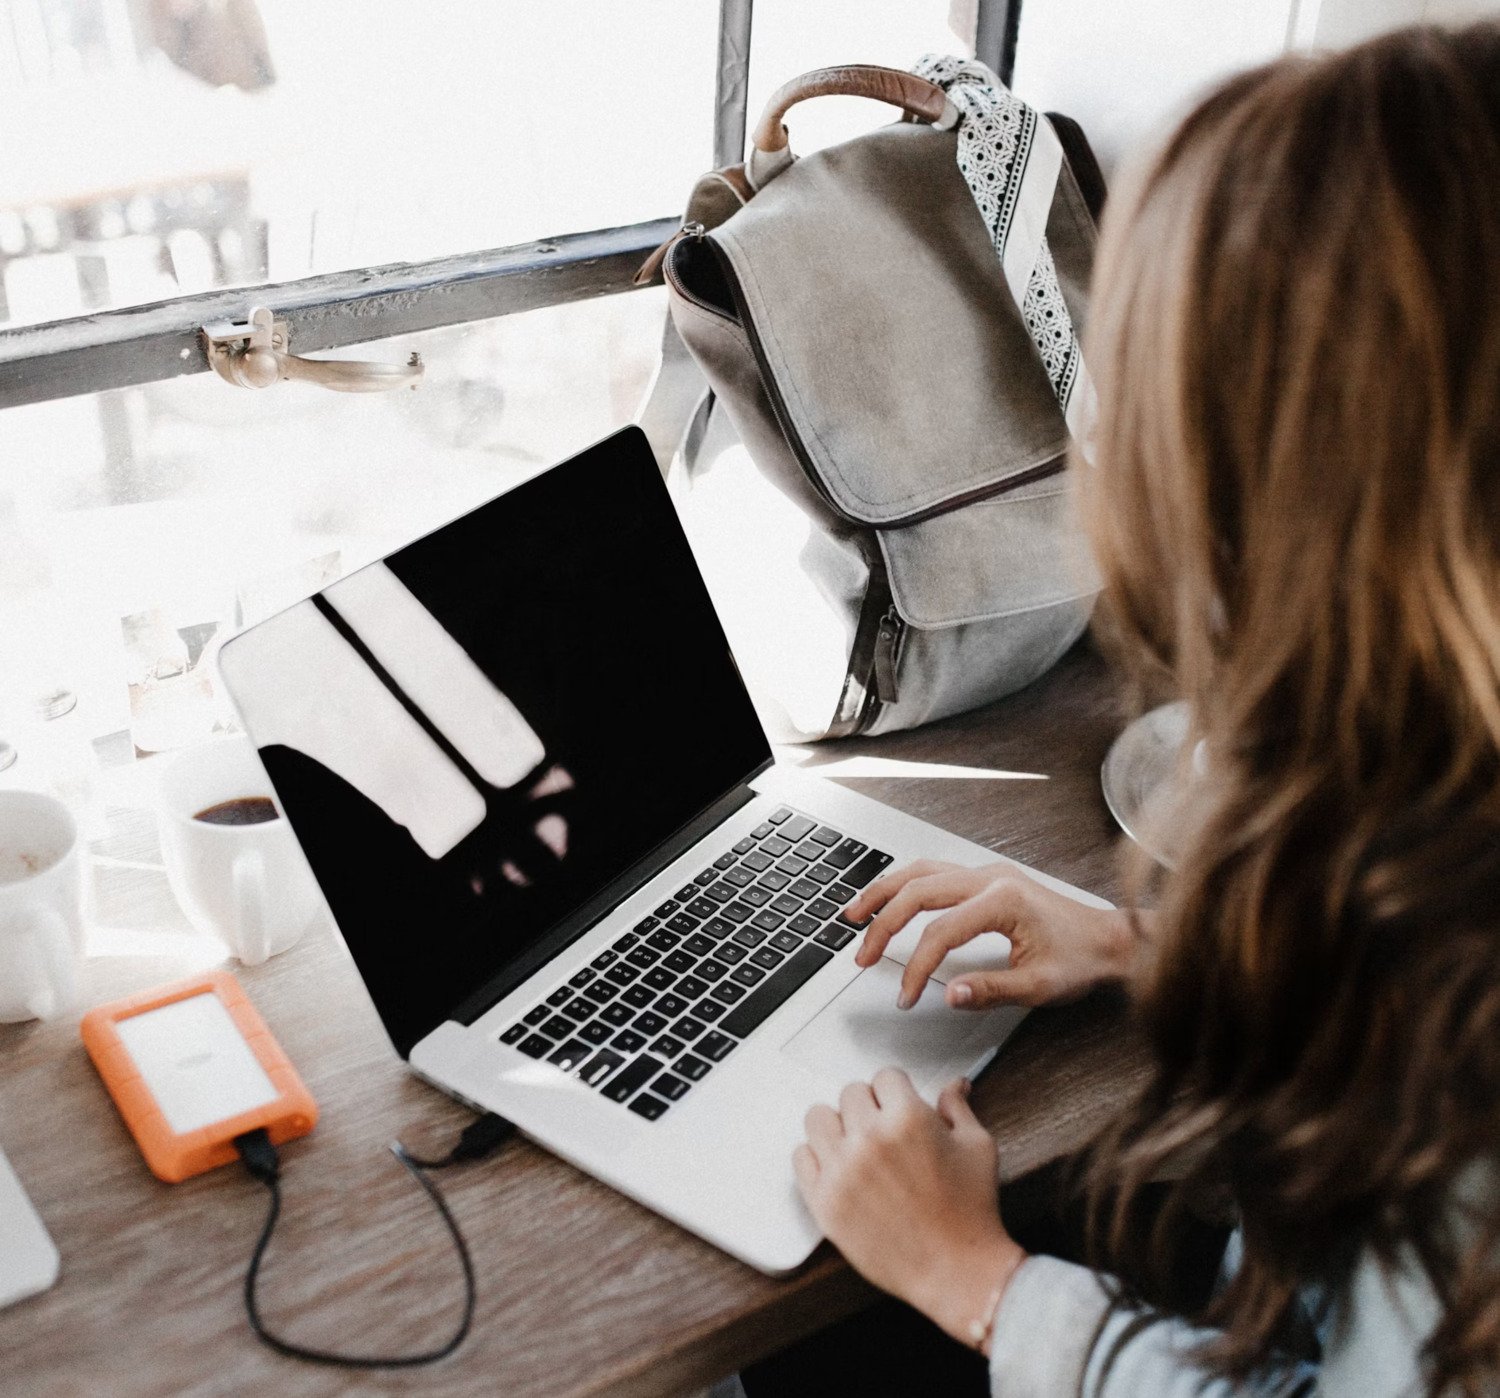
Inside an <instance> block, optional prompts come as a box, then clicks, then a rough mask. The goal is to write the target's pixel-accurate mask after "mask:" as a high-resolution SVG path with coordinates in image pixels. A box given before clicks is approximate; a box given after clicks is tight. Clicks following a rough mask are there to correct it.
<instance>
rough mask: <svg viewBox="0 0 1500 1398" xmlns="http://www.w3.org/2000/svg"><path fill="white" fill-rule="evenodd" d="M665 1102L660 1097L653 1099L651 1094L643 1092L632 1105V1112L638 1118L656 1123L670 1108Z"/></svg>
mask: <svg viewBox="0 0 1500 1398" xmlns="http://www.w3.org/2000/svg"><path fill="white" fill-rule="evenodd" d="M670 1105H671V1104H670V1103H668V1102H663V1101H662V1100H661V1098H660V1097H653V1096H652V1095H651V1094H650V1093H649V1092H643V1093H641V1095H640V1096H639V1097H637V1098H636V1099H635V1101H633V1102H632V1103H631V1104H630V1110H631V1111H633V1112H634V1113H635V1114H636V1115H637V1116H643V1117H645V1118H646V1120H647V1121H655V1120H656V1119H657V1118H658V1117H660V1116H661V1115H662V1114H663V1113H664V1112H665V1111H666V1110H667V1108H668V1107H669V1106H670Z"/></svg>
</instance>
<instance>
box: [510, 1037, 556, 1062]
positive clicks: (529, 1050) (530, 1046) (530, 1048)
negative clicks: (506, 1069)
mask: <svg viewBox="0 0 1500 1398" xmlns="http://www.w3.org/2000/svg"><path fill="white" fill-rule="evenodd" d="M516 1047H517V1048H518V1049H520V1050H521V1052H522V1053H524V1054H525V1055H526V1056H527V1057H528V1058H540V1057H542V1055H543V1054H545V1053H547V1052H549V1051H550V1050H551V1048H552V1040H551V1039H544V1038H542V1036H541V1035H540V1034H528V1035H527V1036H526V1037H525V1038H524V1039H522V1040H521V1042H520V1043H519V1044H517V1045H516Z"/></svg>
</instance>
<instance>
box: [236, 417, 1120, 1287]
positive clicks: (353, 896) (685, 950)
mask: <svg viewBox="0 0 1500 1398" xmlns="http://www.w3.org/2000/svg"><path fill="white" fill-rule="evenodd" d="M220 670H221V673H222V676H223V678H224V681H225V683H226V685H227V688H228V689H229V691H230V693H231V694H232V695H233V697H234V699H235V701H236V703H237V705H238V707H239V711H240V714H241V717H242V720H243V722H244V724H245V726H246V728H247V729H248V731H249V733H250V734H251V736H252V738H253V739H254V741H255V743H256V745H257V747H258V749H259V752H260V755H261V758H262V760H263V761H264V763H265V766H266V770H267V772H268V773H269V775H270V777H271V780H272V783H273V785H274V788H275V794H276V799H277V801H278V803H279V805H280V807H281V809H282V811H283V813H284V815H285V816H286V818H287V820H288V821H289V822H290V824H291V826H292V828H293V830H294V832H295V833H296V835H297V838H298V840H299V841H300V843H301V846H302V849H303V851H304V853H305V854H306V857H307V859H308V862H309V864H310V865H311V868H312V871H313V873H314V875H315V876H316V878H317V880H318V882H319V884H320V885H321V887H322V890H323V893H324V895H325V896H326V899H327V902H328V906H329V909H330V911H331V912H332V914H333V916H334V918H335V920H336V922H337V924H338V927H339V929H340V933H341V935H342V937H343V939H344V941H345V943H346V944H347V946H348V949H349V952H350V954H351V956H352V957H353V959H354V962H355V964H356V966H357V967H358V969H359V973H360V975H361V977H362V978H363V980H364V982H365V985H366V986H367V987H368V989H369V993H370V995H371V998H372V999H373V1001H374V1003H375V1007H376V1009H377V1010H378V1011H379V1014H380V1017H381V1020H382V1022H383V1023H384V1025H385V1029H386V1031H387V1033H388V1034H389V1036H390V1038H391V1041H392V1043H393V1044H394V1046H395V1048H396V1050H397V1051H398V1052H399V1053H400V1054H401V1055H402V1057H403V1058H405V1059H406V1061H407V1062H408V1064H409V1065H410V1067H411V1069H412V1071H414V1072H415V1073H416V1074H418V1075H419V1076H420V1077H421V1078H423V1079H425V1080H426V1081H427V1082H429V1083H430V1084H432V1085H433V1086H434V1087H437V1088H439V1089H441V1090H442V1091H444V1092H446V1093H449V1094H451V1095H452V1096H454V1097H456V1098H458V1099H459V1100H461V1101H463V1102H465V1103H468V1104H469V1105H470V1106H472V1107H474V1108H475V1109H476V1110H480V1111H491V1112H498V1113H500V1114H502V1115H503V1116H506V1117H508V1118H510V1119H511V1120H512V1121H514V1122H515V1123H516V1124H517V1126H518V1127H519V1128H520V1129H521V1130H522V1131H524V1132H525V1133H526V1134H527V1135H528V1136H530V1137H531V1138H532V1139H533V1140H535V1141H537V1142H538V1143H540V1144H541V1145H543V1146H545V1147H547V1148H548V1149H549V1150H552V1151H554V1152H555V1153H556V1154H558V1155H559V1156H562V1157H563V1158H564V1159H566V1160H568V1161H571V1162H572V1163H573V1164H575V1165H576V1166H578V1168H580V1169H582V1170H584V1171H586V1172H587V1173H589V1174H591V1175H593V1176H595V1177H596V1178H598V1179H600V1180H602V1181H604V1182H605V1183H606V1184H609V1185H611V1186H613V1187H614V1188H615V1189H618V1190H619V1191H621V1192H622V1193H624V1194H626V1195H628V1196H630V1197H631V1198H633V1199H636V1200H638V1201H639V1202H640V1203H642V1204H644V1205H646V1206H647V1207H649V1208H651V1209H654V1210H655V1211H657V1212H658V1213H660V1214H663V1215H665V1216H666V1217H667V1218H669V1219H672V1220H674V1221H675V1222H677V1223H678V1224H680V1225H681V1226H682V1227H683V1228H686V1229H688V1230H690V1231H692V1232H693V1233H696V1234H697V1235H699V1236H700V1237H702V1238H705V1239H706V1240H708V1241H709V1242H710V1243H713V1244H715V1245H716V1246H718V1247H720V1248H722V1249H723V1250H724V1251H726V1252H728V1253H730V1254H732V1255H733V1256H735V1257H737V1258H740V1259H742V1260H743V1261H745V1262H747V1263H749V1264H750V1265H751V1266H753V1267H756V1268H759V1269H760V1270H762V1271H764V1272H768V1273H783V1272H787V1271H790V1270H791V1269H793V1268H795V1267H796V1266H798V1264H800V1263H801V1262H802V1261H803V1260H804V1259H805V1258H806V1257H807V1256H808V1254H809V1253H810V1252H811V1251H812V1249H813V1248H814V1247H815V1246H816V1245H817V1243H818V1241H819V1233H818V1229H817V1227H816V1225H815V1224H814V1223H813V1221H812V1218H811V1217H810V1216H809V1214H808V1213H807V1211H806V1209H805V1207H804V1206H803V1204H802V1202H801V1199H800V1198H799V1196H798V1193H797V1190H796V1186H795V1183H794V1179H793V1174H792V1169H791V1155H792V1151H793V1148H794V1147H795V1146H796V1144H797V1143H798V1142H799V1141H800V1140H801V1139H802V1119H803V1115H804V1113H805V1112H806V1111H807V1109H808V1107H810V1106H811V1105H812V1104H813V1103H815V1102H831V1101H834V1100H836V1098H837V1094H838V1092H839V1090H840V1089H841V1088H842V1087H843V1086H844V1085H845V1084H846V1083H848V1082H850V1081H852V1080H854V1079H859V1078H868V1077H870V1076H871V1075H872V1074H873V1073H874V1072H876V1071H877V1070H878V1069H879V1068H881V1067H883V1066H885V1065H887V1064H891V1063H895V1064H899V1065H901V1066H902V1067H904V1068H905V1069H906V1070H907V1071H908V1072H909V1073H910V1074H911V1076H912V1079H913V1081H914V1082H915V1083H916V1085H917V1087H918V1089H919V1090H920V1091H921V1092H923V1093H924V1094H925V1095H926V1096H928V1097H929V1098H931V1097H933V1096H935V1095H936V1093H937V1091H938V1090H939V1089H940V1088H941V1087H942V1085H943V1084H944V1083H946V1082H948V1081H949V1080H951V1079H952V1078H955V1077H957V1076H959V1075H960V1074H965V1073H970V1074H971V1073H974V1072H975V1071H977V1070H978V1069H979V1068H980V1067H982V1066H983V1065H984V1064H985V1063H986V1062H987V1061H988V1060H989V1058H990V1057H991V1056H992V1055H993V1054H994V1052H995V1050H996V1049H997V1047H998V1046H999V1045H1000V1044H1001V1043H1002V1042H1003V1040H1004V1039H1005V1038H1006V1036H1007V1035H1008V1034H1009V1033H1010V1032H1011V1031H1012V1030H1013V1029H1014V1028H1015V1026H1016V1024H1017V1023H1018V1021H1019V1019H1020V1014H1021V1012H1020V1011H1018V1010H1014V1009H1009V1008H1007V1009H1001V1010H997V1011H991V1012H987V1013H979V1014H976V1013H972V1012H970V1013H965V1012H962V1011H958V1010H954V1009H950V1008H949V1007H948V1006H947V1005H946V1004H945V1003H944V1002H943V996H942V992H941V989H940V988H938V987H929V989H928V991H927V993H926V994H925V995H924V996H923V997H922V999H921V1000H920V1001H919V1003H918V1004H917V1006H916V1007H915V1008H913V1009H912V1010H909V1011H904V1012H903V1011H899V1010H897V1008H896V996H897V988H898V983H899V980H900V975H901V969H902V964H903V963H904V961H905V960H906V958H907V957H908V956H909V955H910V952H911V950H912V948H913V947H914V946H915V943H916V940H917V937H918V936H919V935H920V930H921V926H922V920H919V921H918V923H916V924H914V926H913V927H912V928H911V929H909V930H908V931H907V932H904V933H903V934H902V936H901V937H899V938H898V939H897V940H896V942H895V943H893V944H892V946H891V948H890V949H889V950H888V952H887V954H886V955H885V956H884V957H883V958H882V959H881V960H880V961H879V962H878V963H877V964H876V965H875V966H873V967H870V968H869V969H866V970H861V969H860V968H859V967H857V966H856V965H855V964H854V960H853V957H854V952H855V950H856V947H857V944H858V938H859V933H858V931H857V930H856V929H855V928H854V927H852V926H850V925H849V923H848V922H846V921H845V920H844V919H843V918H842V917H841V916H840V911H841V909H842V908H843V906H844V905H845V904H846V903H847V902H848V901H849V900H850V899H851V898H853V897H854V895H855V894H856V893H857V892H858V890H859V889H861V888H863V887H865V886H866V885H867V884H868V883H869V882H870V881H871V880H872V879H874V878H876V877H877V876H879V875H880V874H881V873H882V872H883V871H884V870H886V869H889V868H891V867H893V866H898V865H901V864H904V863H906V862H908V861H910V860H912V859H916V858H933V859H946V860H953V861H956V862H958V863H964V864H981V863H993V862H994V861H995V860H996V859H997V856H996V855H995V854H994V853H993V852H991V851H989V850H986V849H984V848H982V847H980V846H978V845H974V844H971V843H969V842H967V841H965V840H961V839H959V838H957V837H955V836H953V835H951V834H948V833H946V832H944V831H942V830H939V829H937V828H936V827H934V826H932V825H929V824H927V823H925V822H923V821H921V820H917V819H914V818H913V817H911V816H909V815H905V814H902V813H900V812H898V811H895V810H892V809H890V808H889V807H886V806H883V805H880V804H878V803H877V802H874V801H871V800H869V799H867V798H865V797H863V796H860V795H858V794H856V793H855V792H852V791H849V790H847V789H845V788H842V787H839V786H836V785H834V784H832V783H828V782H823V781H819V780H817V779H815V778H812V777H810V776H808V775H806V774H804V773H802V772H800V771H798V770H797V769H795V768H793V767H791V766H790V765H787V764H780V763H777V762H776V761H775V760H774V759H773V756H772V752H771V748H770V745H769V743H768V741H767V739H766V736H765V733H764V731H763V729H762V727H761V725H760V723H759V721H758V720H757V718H756V714H755V710H754V708H753V707H752V705H751V701H750V698H749V695H748V694H747V692H746V690H745V687H744V684H743V683H742V681H741V679H740V676H739V674H738V672H737V670H736V668H735V665H734V661H733V658H732V656H731V654H730V651H729V646H728V644H727V642H726V640H725V636H724V633H723V630H722V629H721V627H720V624H719V621H718V619H717V618H716V616H715V614H714V610H713V607H712V605H711V603H710V601H709V597H708V593H707V591H706V589H705V586H704V583H703V580H702V577H701V576H700V574H699V571H698V568H697V566H696V564H695V562H694V559H693V554H692V551H691V549H690V547H689V543H688V540H687V538H686V536H685V535H684V533H683V530H682V527H681V525H680V523H679V521H678V519H677V515H676V511H675V509H674V507H673V504H672V502H671V499H670V497H669V495H668V493H667V489H666V486H665V485H664V483H663V481H662V479H661V476H660V474H659V472H658V470H657V467H656V464H655V461H654V459H653V457H652V454H651V451H650V448H649V447H648V446H647V443H646V439H645V437H644V436H643V435H642V433H641V432H640V431H639V430H638V429H636V428H627V429H625V430H624V431H622V432H619V433H617V434H616V435H614V436H612V437H610V438H608V439H606V440H605V441H603V442H600V443H599V444H597V445H595V446H593V447H591V448H589V449H588V450H586V451H584V452H582V453H581V454H580V455H578V456H576V457H574V458H572V459H571V460H569V461H565V462H563V463H562V464H561V465H559V466H556V467H554V468H552V469H550V470H548V471H545V472H543V473H542V474H540V475H538V476H535V477H533V478H532V479H530V480H527V481H526V482H524V483H523V484H520V485H518V486H516V487H515V488H514V489H512V490H510V491H508V492H507V493H506V494H504V495H502V496H500V497H498V498H497V499H494V500H491V501H489V502H488V503H487V504H484V505H482V506H480V507H479V508H478V509H476V510H474V511H473V512H472V513H470V514H467V515H465V516H463V517H462V518H460V519H457V520H454V521H453V522H452V523H449V524H446V525H444V526H443V527H442V528H440V529H438V530H436V531H435V532H433V533H431V534H428V535H427V536H426V537H424V538H421V539H419V540H417V541H416V542H415V543H412V544H408V545H407V546H406V547H404V548H401V549H399V550H397V551H396V552H395V553H393V554H391V555H390V556H389V557H387V558H386V559H384V560H383V561H381V562H379V563H375V564H372V565H370V566H369V567H366V568H363V569H361V570H359V571H358V572H355V573H352V574H350V575H349V576H348V577H346V578H344V579H342V580H341V581H339V582H337V583H335V584H333V585H332V586H330V587H328V588H327V589H325V590H324V591H323V592H321V593H320V594H318V595H317V596H314V597H312V598H309V599H308V600H306V601H303V602H300V603H298V604H296V605H295V606H293V607H291V608H289V609H288V610H286V611H283V612H280V613H278V614H277V615H275V616H273V617H271V618H270V619H269V620H267V621H264V622H262V623H260V624H259V625H257V626H254V627H252V628H250V629H249V630H247V631H245V632H242V633H241V634H240V635H238V636H236V637H234V638H233V639H231V640H230V641H229V642H227V643H226V645H225V646H224V648H223V650H222V653H221V655H220ZM1034 877H1037V878H1040V879H1041V881H1042V882H1044V883H1046V884H1048V885H1049V886H1051V887H1054V888H1058V889H1060V890H1061V891H1063V892H1066V893H1069V894H1071V895H1072V896H1074V897H1077V898H1080V899H1082V900H1083V901H1085V902H1088V903H1090V904H1095V905H1098V906H1102V905H1101V904H1098V900H1096V899H1093V898H1091V897H1090V896H1089V895H1087V894H1084V893H1082V892H1079V891H1078V890H1075V889H1072V888H1069V887H1067V886H1066V885H1063V884H1060V883H1058V882H1057V881H1055V880H1053V879H1050V878H1047V877H1045V876H1043V875H1034ZM1004 948H1005V943H1004V942H1003V941H1002V940H1001V939H1000V938H998V937H992V938H982V939H979V942H978V943H975V944H971V945H970V946H968V947H965V948H961V949H960V950H959V951H958V952H955V953H954V954H953V955H951V956H950V957H949V959H948V961H947V962H945V963H944V966H943V967H942V968H941V969H940V970H939V972H938V974H937V979H938V980H939V981H944V980H947V979H949V978H950V977H951V976H952V975H954V974H957V973H959V972H961V971H963V970H966V969H973V968H974V967H976V966H982V965H986V964H989V965H993V964H995V960H996V958H997V957H998V956H1000V955H1001V954H1002V953H1003V950H1004Z"/></svg>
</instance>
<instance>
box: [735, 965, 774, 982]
mask: <svg viewBox="0 0 1500 1398" xmlns="http://www.w3.org/2000/svg"><path fill="white" fill-rule="evenodd" d="M729 978H730V979H731V980H736V981H738V982H739V983H740V984H741V985H759V984H760V983H761V981H763V980H765V978H766V973H765V972H764V971H762V970H761V969H760V967H759V966H752V965H751V964H750V963H749V962H748V961H747V962H746V963H745V964H744V965H743V966H736V967H735V968H734V970H733V971H731V972H730V973H729Z"/></svg>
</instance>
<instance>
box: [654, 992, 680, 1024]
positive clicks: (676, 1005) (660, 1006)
mask: <svg viewBox="0 0 1500 1398" xmlns="http://www.w3.org/2000/svg"><path fill="white" fill-rule="evenodd" d="M687 1007H688V1002H687V1001H686V1000H684V999H683V998H682V996H680V995H663V996H662V997H661V999H660V1000H658V1001H657V1002H656V1006H655V1009H656V1012H657V1013H658V1014H663V1015H666V1017H667V1018H668V1019H676V1018H677V1016H678V1015H680V1014H681V1013H682V1012H683V1011H684V1010H685V1009H687Z"/></svg>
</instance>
